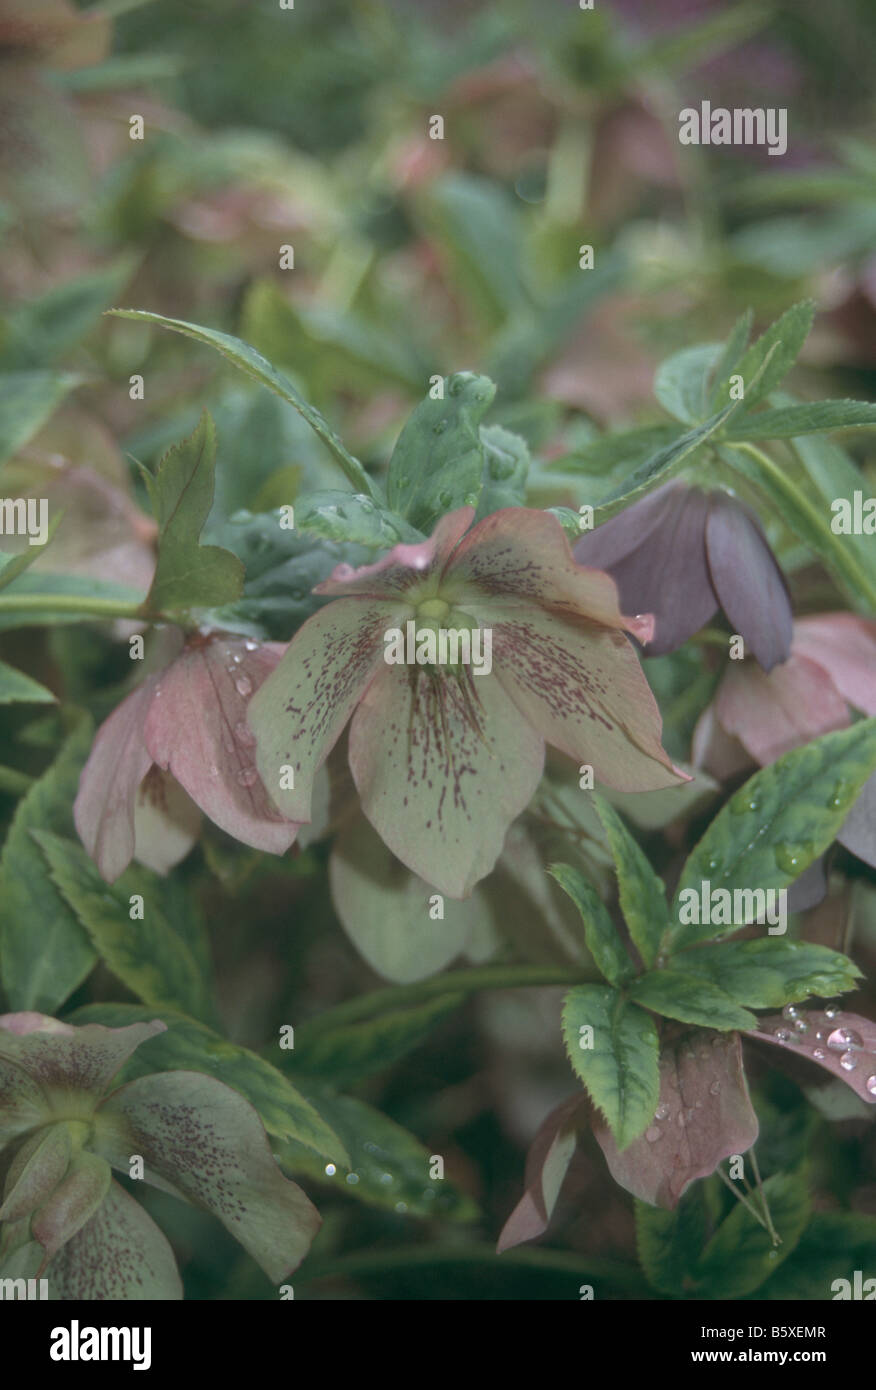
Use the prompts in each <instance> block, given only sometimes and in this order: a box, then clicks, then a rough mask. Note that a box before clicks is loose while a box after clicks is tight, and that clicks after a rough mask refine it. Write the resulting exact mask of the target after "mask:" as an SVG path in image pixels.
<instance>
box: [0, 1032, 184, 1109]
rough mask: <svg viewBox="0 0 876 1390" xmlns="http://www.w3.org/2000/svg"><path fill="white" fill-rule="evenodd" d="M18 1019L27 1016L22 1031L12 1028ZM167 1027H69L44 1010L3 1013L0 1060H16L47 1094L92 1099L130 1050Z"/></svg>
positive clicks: (108, 1081) (17, 1064)
mask: <svg viewBox="0 0 876 1390" xmlns="http://www.w3.org/2000/svg"><path fill="white" fill-rule="evenodd" d="M22 1018H26V1019H27V1020H28V1024H27V1027H26V1030H25V1029H21V1028H20V1027H17V1026H16V1020H21V1019H22ZM9 1020H11V1025H10V1022H9ZM166 1026H167V1025H166V1024H164V1023H161V1022H160V1021H159V1020H158V1019H153V1020H152V1022H151V1023H131V1024H129V1025H128V1026H127V1027H124V1028H105V1027H104V1026H103V1024H101V1023H88V1024H85V1025H84V1026H82V1027H74V1026H73V1025H72V1024H62V1023H59V1021H58V1020H57V1019H55V1018H48V1017H46V1016H44V1015H43V1014H25V1015H21V1014H4V1015H0V1058H5V1059H7V1060H8V1061H10V1062H13V1063H15V1064H16V1066H18V1067H20V1068H21V1070H22V1071H24V1072H26V1073H27V1075H28V1076H29V1077H30V1078H31V1080H32V1081H33V1082H34V1083H35V1084H36V1085H37V1086H38V1087H39V1088H40V1089H41V1091H42V1092H43V1093H45V1094H47V1095H48V1096H49V1097H52V1098H55V1097H60V1098H63V1097H64V1096H65V1095H74V1094H75V1093H77V1092H86V1093H88V1094H89V1095H91V1096H93V1097H94V1098H95V1100H97V1099H98V1098H99V1097H100V1096H101V1095H102V1094H103V1093H104V1091H105V1090H106V1088H107V1086H108V1085H109V1083H110V1081H112V1079H113V1077H114V1076H115V1074H116V1072H117V1071H118V1070H119V1068H120V1067H121V1066H122V1064H123V1063H124V1062H126V1061H127V1060H128V1058H129V1057H130V1055H131V1053H132V1052H133V1051H134V1049H135V1048H137V1047H139V1046H140V1044H141V1043H143V1042H146V1040H147V1038H152V1037H154V1036H155V1035H156V1033H163V1032H164V1031H165V1029H166Z"/></svg>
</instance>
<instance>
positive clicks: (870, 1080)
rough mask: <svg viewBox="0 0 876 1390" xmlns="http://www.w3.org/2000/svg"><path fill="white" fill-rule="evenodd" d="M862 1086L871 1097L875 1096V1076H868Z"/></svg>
mask: <svg viewBox="0 0 876 1390" xmlns="http://www.w3.org/2000/svg"><path fill="white" fill-rule="evenodd" d="M864 1085H865V1087H866V1088H867V1091H868V1093H869V1094H870V1095H871V1096H876V1076H868V1077H867V1080H866V1081H865V1082H864Z"/></svg>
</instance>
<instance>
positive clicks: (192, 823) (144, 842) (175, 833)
mask: <svg viewBox="0 0 876 1390" xmlns="http://www.w3.org/2000/svg"><path fill="white" fill-rule="evenodd" d="M200 829H201V813H200V811H199V810H198V808H197V806H196V805H195V803H194V802H193V801H192V799H191V797H190V796H189V795H188V794H187V793H186V792H184V791H183V789H182V787H181V786H180V785H179V783H178V782H177V781H176V780H175V779H174V778H173V777H171V775H170V773H169V772H162V770H161V768H160V767H156V766H155V764H154V763H153V765H152V766H151V767H150V769H149V771H148V772H147V773H146V776H145V777H144V778H143V781H142V782H141V783H140V786H139V788H138V790H137V803H136V806H135V808H134V841H135V844H134V856H135V858H136V860H137V862H138V864H145V865H146V868H147V869H151V870H152V871H153V873H156V874H162V875H163V874H167V873H169V872H170V870H171V869H173V868H175V866H176V865H177V864H179V862H180V860H182V859H184V858H185V857H186V855H187V854H188V852H189V850H190V849H191V848H192V845H193V844H194V843H195V841H196V840H197V838H198V835H199V833H200Z"/></svg>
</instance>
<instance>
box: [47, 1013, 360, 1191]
mask: <svg viewBox="0 0 876 1390" xmlns="http://www.w3.org/2000/svg"><path fill="white" fill-rule="evenodd" d="M155 1017H156V1011H155V1010H154V1009H152V1008H149V1009H147V1008H144V1007H143V1006H142V1005H141V1004H87V1005H85V1007H84V1008H81V1009H77V1010H76V1012H75V1013H73V1014H71V1015H70V1017H69V1019H68V1020H67V1021H68V1022H70V1023H76V1024H80V1023H103V1024H104V1025H105V1026H106V1027H108V1028H124V1027H125V1026H126V1025H127V1024H129V1023H138V1022H141V1021H144V1020H149V1019H153V1018H155ZM160 1017H161V1019H162V1022H164V1023H166V1024H167V1032H165V1033H159V1034H158V1035H157V1036H156V1037H154V1038H149V1039H148V1046H147V1044H146V1043H144V1044H142V1045H141V1047H140V1048H138V1049H137V1052H135V1053H134V1054H133V1055H132V1056H131V1058H130V1060H129V1061H128V1062H126V1063H125V1066H124V1067H123V1069H122V1071H121V1072H120V1073H119V1078H118V1080H119V1082H122V1081H131V1080H133V1079H134V1078H135V1077H137V1076H148V1075H149V1074H150V1073H152V1072H156V1071H202V1072H206V1073H207V1075H208V1076H215V1077H216V1079H217V1081H224V1083H225V1085H226V1086H232V1087H233V1088H234V1090H235V1091H240V1093H241V1095H243V1096H246V1099H247V1100H248V1101H249V1102H250V1104H251V1105H254V1106H255V1108H256V1110H258V1112H259V1114H260V1115H261V1117H262V1123H263V1124H264V1126H265V1129H266V1130H267V1131H268V1133H269V1134H273V1135H275V1136H276V1137H277V1138H278V1139H284V1140H294V1141H296V1142H297V1143H300V1144H302V1145H306V1146H307V1147H308V1148H310V1149H313V1150H315V1152H316V1153H318V1154H322V1155H323V1157H324V1158H328V1159H331V1160H332V1161H333V1162H335V1163H345V1162H346V1161H347V1160H348V1158H349V1155H348V1153H347V1150H346V1147H345V1146H344V1144H343V1143H342V1142H341V1140H340V1139H339V1137H338V1135H337V1134H336V1133H335V1132H334V1130H333V1129H332V1127H331V1125H330V1124H329V1123H327V1122H326V1121H325V1120H324V1119H323V1117H322V1115H321V1114H320V1113H319V1111H318V1110H317V1109H316V1108H315V1107H314V1106H313V1105H311V1103H310V1101H308V1100H306V1099H305V1098H304V1096H302V1095H301V1093H300V1091H299V1090H298V1089H297V1088H296V1087H295V1086H293V1085H292V1083H291V1082H290V1081H289V1080H288V1079H287V1078H286V1077H285V1076H284V1075H283V1073H282V1072H281V1071H279V1070H278V1069H277V1067H274V1066H272V1065H271V1063H270V1062H267V1061H265V1059H264V1058H263V1057H259V1056H258V1054H257V1053H255V1052H251V1051H250V1050H249V1048H246V1047H240V1046H239V1045H238V1044H237V1043H233V1042H228V1041H227V1040H226V1039H225V1038H222V1037H220V1036H219V1034H218V1033H214V1032H213V1031H212V1029H210V1028H207V1027H206V1026H205V1025H204V1024H203V1023H198V1022H197V1021H196V1020H195V1019H193V1018H185V1017H184V1016H182V1015H181V1014H177V1013H174V1012H173V1011H172V1010H170V1011H169V1010H165V1009H162V1010H161V1011H160ZM138 1054H140V1055H138Z"/></svg>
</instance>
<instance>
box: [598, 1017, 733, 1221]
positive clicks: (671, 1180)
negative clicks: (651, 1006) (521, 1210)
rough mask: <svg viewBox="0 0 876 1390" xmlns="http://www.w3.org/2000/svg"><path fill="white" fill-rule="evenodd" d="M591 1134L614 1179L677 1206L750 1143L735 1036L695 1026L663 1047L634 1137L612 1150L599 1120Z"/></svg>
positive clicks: (646, 1197)
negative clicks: (645, 1121)
mask: <svg viewBox="0 0 876 1390" xmlns="http://www.w3.org/2000/svg"><path fill="white" fill-rule="evenodd" d="M658 1116H660V1118H659V1119H658V1118H657V1117H658ZM593 1132H594V1134H595V1136H596V1139H597V1141H598V1143H599V1146H600V1148H601V1149H602V1152H603V1153H604V1154H605V1158H606V1162H607V1163H608V1167H609V1170H610V1171H611V1175H612V1177H613V1178H614V1180H615V1182H618V1183H620V1185H621V1187H624V1188H626V1190H627V1192H632V1193H633V1195H634V1196H635V1197H638V1198H639V1199H640V1200H641V1201H643V1202H649V1203H650V1204H651V1205H652V1206H657V1207H667V1208H670V1209H671V1208H672V1207H675V1206H677V1205H678V1203H679V1201H680V1199H681V1197H682V1196H683V1194H684V1192H685V1189H686V1188H687V1187H689V1186H690V1184H691V1183H692V1182H694V1181H695V1180H696V1179H697V1178H704V1177H707V1176H708V1175H709V1174H710V1173H714V1171H715V1169H716V1168H717V1166H718V1164H719V1163H720V1162H721V1160H722V1159H724V1158H728V1157H729V1156H730V1154H741V1153H745V1151H746V1149H750V1148H751V1146H752V1144H753V1143H754V1141H755V1139H756V1138H757V1132H758V1124H757V1116H756V1115H755V1113H754V1110H753V1109H752V1105H751V1099H750V1097H749V1094H748V1085H747V1082H746V1080H745V1072H744V1071H743V1068H742V1045H741V1040H740V1037H739V1034H738V1033H713V1032H712V1031H711V1030H706V1029H701V1028H698V1029H696V1030H695V1031H693V1032H690V1033H687V1034H685V1035H684V1036H683V1037H680V1038H678V1039H677V1041H675V1042H674V1043H671V1044H664V1046H663V1049H662V1052H661V1055H660V1102H659V1105H658V1107H657V1110H656V1111H655V1116H654V1119H653V1121H652V1122H651V1124H650V1125H649V1126H648V1128H647V1130H646V1131H645V1133H644V1134H643V1135H642V1136H641V1138H639V1139H635V1140H634V1141H633V1143H632V1144H630V1145H629V1147H628V1148H626V1149H624V1150H623V1152H621V1151H619V1150H618V1147H617V1145H616V1144H615V1142H614V1139H613V1138H612V1135H611V1131H610V1130H609V1129H608V1127H607V1125H605V1124H604V1123H603V1121H602V1120H601V1118H600V1117H599V1116H594V1124H593Z"/></svg>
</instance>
